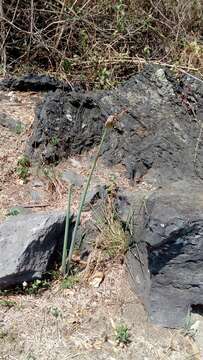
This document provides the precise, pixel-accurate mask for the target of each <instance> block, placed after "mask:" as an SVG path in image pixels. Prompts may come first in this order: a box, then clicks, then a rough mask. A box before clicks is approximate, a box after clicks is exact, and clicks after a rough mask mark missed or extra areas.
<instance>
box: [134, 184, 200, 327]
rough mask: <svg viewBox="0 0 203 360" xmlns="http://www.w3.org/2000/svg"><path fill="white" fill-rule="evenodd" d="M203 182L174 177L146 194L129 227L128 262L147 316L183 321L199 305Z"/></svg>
mask: <svg viewBox="0 0 203 360" xmlns="http://www.w3.org/2000/svg"><path fill="white" fill-rule="evenodd" d="M202 200H203V198H202V184H200V183H195V182H193V183H188V182H186V181H180V182H177V183H175V184H173V185H171V186H168V187H166V188H164V189H160V190H157V191H155V192H154V193H153V194H151V195H150V196H149V197H148V198H147V199H145V205H144V206H142V209H141V211H140V212H139V214H140V215H139V224H140V225H139V231H137V228H136V229H135V231H132V236H131V246H130V250H129V252H128V255H127V267H128V270H129V274H130V275H131V276H130V278H131V283H132V285H133V287H134V289H135V291H136V293H137V294H139V295H140V297H141V298H142V300H143V302H144V304H145V306H146V309H147V310H148V312H149V315H150V318H151V320H152V321H153V322H154V323H156V324H159V325H162V326H165V327H182V326H183V325H184V323H185V320H186V317H187V315H188V312H190V310H191V308H192V306H193V305H195V306H197V305H201V306H202V305H203V201H202Z"/></svg>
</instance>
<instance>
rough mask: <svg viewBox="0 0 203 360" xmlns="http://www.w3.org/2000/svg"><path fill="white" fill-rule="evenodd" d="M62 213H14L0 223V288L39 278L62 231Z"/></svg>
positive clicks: (59, 241)
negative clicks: (16, 214)
mask: <svg viewBox="0 0 203 360" xmlns="http://www.w3.org/2000/svg"><path fill="white" fill-rule="evenodd" d="M64 226H65V215H64V213H59V212H53V213H39V214H34V213H33V214H28V215H18V216H14V217H12V218H11V219H8V220H7V221H5V222H4V223H2V224H0V289H5V288H8V287H11V286H14V285H18V284H22V282H23V281H32V280H34V279H37V278H41V277H42V275H43V274H44V272H45V271H46V270H47V269H48V268H49V265H50V264H51V261H52V258H53V256H54V255H56V251H57V249H58V248H59V245H60V244H61V241H62V239H63V235H64Z"/></svg>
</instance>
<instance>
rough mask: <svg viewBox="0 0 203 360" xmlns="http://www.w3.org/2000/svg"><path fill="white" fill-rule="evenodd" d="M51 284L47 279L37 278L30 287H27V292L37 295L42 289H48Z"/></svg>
mask: <svg viewBox="0 0 203 360" xmlns="http://www.w3.org/2000/svg"><path fill="white" fill-rule="evenodd" d="M49 286H50V284H49V283H48V282H47V281H46V280H39V279H37V280H35V281H33V282H32V283H31V284H29V286H28V287H25V292H26V293H27V294H29V295H37V294H38V293H39V292H40V291H42V290H45V289H48V288H49Z"/></svg>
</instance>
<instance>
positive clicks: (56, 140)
mask: <svg viewBox="0 0 203 360" xmlns="http://www.w3.org/2000/svg"><path fill="white" fill-rule="evenodd" d="M51 144H52V145H54V146H57V145H58V144H59V138H58V136H56V135H54V136H53V137H52V139H51Z"/></svg>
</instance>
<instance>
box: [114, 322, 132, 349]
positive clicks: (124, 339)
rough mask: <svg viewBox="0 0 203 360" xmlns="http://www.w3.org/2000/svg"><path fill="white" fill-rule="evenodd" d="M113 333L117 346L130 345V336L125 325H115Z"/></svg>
mask: <svg viewBox="0 0 203 360" xmlns="http://www.w3.org/2000/svg"><path fill="white" fill-rule="evenodd" d="M115 333H116V335H115V337H116V341H117V342H118V343H119V344H124V345H127V344H129V343H130V334H129V330H128V327H127V325H125V324H119V325H117V326H116V329H115Z"/></svg>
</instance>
